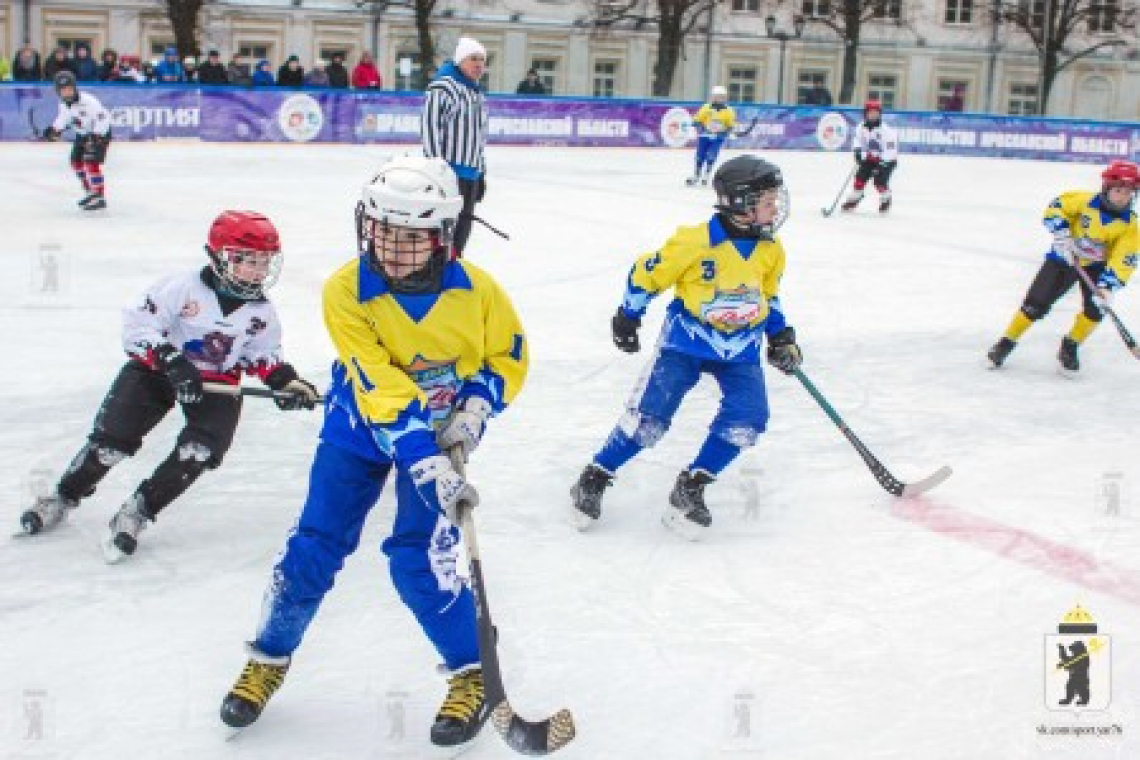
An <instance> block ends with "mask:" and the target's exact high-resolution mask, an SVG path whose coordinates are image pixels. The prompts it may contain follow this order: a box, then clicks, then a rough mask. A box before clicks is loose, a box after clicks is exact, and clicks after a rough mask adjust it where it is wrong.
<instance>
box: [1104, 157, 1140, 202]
mask: <svg viewBox="0 0 1140 760" xmlns="http://www.w3.org/2000/svg"><path fill="white" fill-rule="evenodd" d="M1100 176H1101V180H1102V181H1103V182H1102V185H1101V198H1102V199H1103V200H1104V203H1105V205H1107V206H1108V207H1109V208H1110V209H1112V210H1113V211H1126V210H1128V209H1131V208H1132V207H1133V205H1134V204H1135V203H1136V193H1137V190H1138V189H1140V168H1138V167H1137V166H1136V164H1133V163H1131V162H1129V161H1113V162H1112V163H1111V164H1109V166H1108V168H1107V169H1105V170H1104V172H1103V173H1102V174H1101V175H1100ZM1117 188H1124V189H1126V190H1128V191H1129V195H1128V201H1127V202H1125V203H1122V204H1117V203H1113V202H1112V201H1111V200H1110V199H1109V191H1110V190H1113V189H1117Z"/></svg>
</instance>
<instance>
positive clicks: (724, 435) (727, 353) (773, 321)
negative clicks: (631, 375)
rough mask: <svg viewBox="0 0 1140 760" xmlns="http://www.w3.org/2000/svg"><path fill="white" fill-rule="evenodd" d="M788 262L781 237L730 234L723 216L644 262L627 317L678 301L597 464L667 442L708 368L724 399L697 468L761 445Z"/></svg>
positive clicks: (712, 470) (610, 465)
mask: <svg viewBox="0 0 1140 760" xmlns="http://www.w3.org/2000/svg"><path fill="white" fill-rule="evenodd" d="M784 262H785V255H784V249H783V246H782V245H781V244H780V241H779V239H763V240H761V239H756V238H744V237H735V238H734V237H731V236H730V232H729V229H728V227H727V226H726V225H725V224H724V223H723V221H722V218H721V217H720V216H714V217H713V218H712V219H711V220H710V221H709V222H707V223H706V224H701V225H697V226H692V227H680V228H678V230H677V232H676V233H674V235H673V236H672V237H671V238H669V240H668V241H667V242H666V243H665V245H664V246H662V248H661V249H660V250H658V251H653V252H650V253H647V254H645V255H643V256H641V257H640V258H639V259H638V260H637V263H636V264H634V266H633V269H632V270H631V271H630V274H629V277H628V279H627V282H626V288H625V294H624V296H623V299H622V306H621V308H622V310H623V311H624V312H625V314H626V316H628V317H631V318H633V319H640V318H641V317H642V315H644V313H645V310H646V308H647V307H648V305H649V302H650V301H651V300H652V299H653V297H654V296H656V295H658V294H660V293H662V292H664V291H666V290H668V289H670V288H672V289H673V291H674V294H675V297H674V299H673V301H672V303H670V304H669V306H668V308H667V310H666V317H665V324H664V325H663V327H662V332H661V337H660V338H659V340H658V343H657V352H656V355H655V356H654V358H653V361H652V362H651V364H650V365H649V367H647V369H646V371H645V372H644V374H643V376H642V379H641V381H640V382H639V383H638V386H637V388H636V390H635V392H634V394H633V396H632V398H631V399H630V401H629V403H628V404H627V411H626V414H625V415H624V416H623V418H622V420H621V421H620V422H619V423H618V425H617V427H616V428H615V429H614V431H613V432H612V433H611V434H610V437H609V439H608V440H607V441H606V443H605V445H604V446H603V447H602V449H601V450H600V451H599V452H598V454H597V455H596V456H595V457H594V462H595V464H597V465H598V466H600V467H602V468H603V469H605V470H606V471H607V472H609V473H613V472H615V471H616V470H617V468H619V467H621V466H622V465H624V464H625V463H626V462H628V461H629V460H630V459H632V458H633V457H634V456H636V455H637V453H638V452H640V451H641V449H642V448H645V447H647V446H652V445H653V444H655V443H656V442H657V441H658V440H660V438H661V437H662V436H663V435H664V434H665V432H666V430H668V428H669V425H670V422H671V421H672V418H673V415H674V414H675V413H676V411H677V409H678V407H679V406H680V404H681V401H682V399H683V398H684V396H685V394H686V393H688V391H689V390H691V389H692V388H693V386H695V385H696V383H697V381H698V380H700V376H701V375H702V374H710V375H712V376H713V377H714V378H715V379H716V381H717V383H718V384H719V385H720V388H721V391H722V394H723V398H722V400H721V404H720V409H719V410H718V412H717V415H716V418H715V419H714V420H713V421H712V424H711V425H710V426H709V435H708V438H707V439H706V441H705V443H704V445H703V446H702V448H701V450H700V452H699V453H698V454H697V457H696V459H695V460H694V461H693V463H692V465H691V466H690V467H689V471H690V472H696V471H697V470H703V471H705V472H707V473H708V474H709V475H712V476H715V475H717V474H719V473H720V472H721V471H723V470H724V468H725V467H727V466H728V464H729V463H731V462H732V460H733V459H735V458H736V456H737V455H738V454H739V453H740V450H741V449H742V448H744V447H747V446H751V445H753V444H754V443H755V442H756V439H757V436H758V435H759V434H760V433H762V432H763V431H764V430H765V428H766V427H767V423H768V416H769V412H768V400H767V392H766V390H765V386H764V374H763V370H762V364H761V354H760V348H761V344H762V341H763V339H764V336H765V335H775V334H776V333H778V332H780V331H782V330H784V329H785V328H786V327H787V321H786V319H785V317H784V313H783V310H782V308H781V306H780V299H779V286H780V278H781V276H782V275H783V272H784Z"/></svg>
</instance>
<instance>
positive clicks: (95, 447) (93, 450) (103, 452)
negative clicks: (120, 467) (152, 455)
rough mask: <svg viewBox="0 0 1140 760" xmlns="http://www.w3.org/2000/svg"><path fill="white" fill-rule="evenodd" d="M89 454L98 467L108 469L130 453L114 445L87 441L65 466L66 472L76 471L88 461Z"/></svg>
mask: <svg viewBox="0 0 1140 760" xmlns="http://www.w3.org/2000/svg"><path fill="white" fill-rule="evenodd" d="M89 456H90V457H93V462H94V463H98V465H99V466H100V467H105V468H107V469H110V468H112V467H114V466H115V465H117V464H118V463H119V462H121V461H123V460H124V459H126V458H127V457H128V456H130V455H129V454H127V452H125V451H120V450H119V449H117V448H115V447H114V446H108V445H107V444H103V443H96V442H94V441H88V443H87V445H86V446H84V447H83V448H82V449H81V450H80V451H79V453H78V454H76V455H75V458H74V459H72V460H71V464H70V465H68V467H67V474H68V475H70V474H72V473H75V472H78V471H79V470H80V469H81V468H82V467H83V465H84V464H85V463H86V462H87V461H88V457H89Z"/></svg>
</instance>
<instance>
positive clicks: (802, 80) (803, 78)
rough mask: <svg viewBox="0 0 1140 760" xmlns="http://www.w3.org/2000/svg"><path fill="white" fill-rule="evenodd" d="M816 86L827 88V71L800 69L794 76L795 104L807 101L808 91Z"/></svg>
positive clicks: (802, 103)
mask: <svg viewBox="0 0 1140 760" xmlns="http://www.w3.org/2000/svg"><path fill="white" fill-rule="evenodd" d="M816 87H823V88H824V89H827V72H826V71H817V70H813V69H800V73H799V76H797V77H796V105H801V106H802V105H804V104H805V103H807V102H808V93H810V92H811V91H812V90H813V89H815V88H816Z"/></svg>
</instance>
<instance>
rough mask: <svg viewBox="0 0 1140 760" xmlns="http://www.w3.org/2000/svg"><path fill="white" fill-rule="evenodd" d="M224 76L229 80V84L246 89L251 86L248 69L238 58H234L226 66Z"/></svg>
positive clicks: (251, 81) (251, 80)
mask: <svg viewBox="0 0 1140 760" xmlns="http://www.w3.org/2000/svg"><path fill="white" fill-rule="evenodd" d="M226 76H228V77H229V79H230V84H233V85H239V86H243V87H248V86H249V85H251V84H253V79H252V78H251V77H250V74H249V69H247V68H246V67H245V64H243V63H242V62H241V58H240V57H239V56H236V55H235V56H234V57H233V58H231V59H230V62H229V63H228V64H227V65H226Z"/></svg>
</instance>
